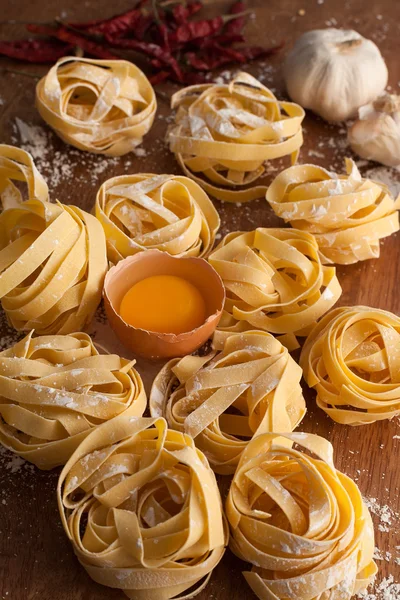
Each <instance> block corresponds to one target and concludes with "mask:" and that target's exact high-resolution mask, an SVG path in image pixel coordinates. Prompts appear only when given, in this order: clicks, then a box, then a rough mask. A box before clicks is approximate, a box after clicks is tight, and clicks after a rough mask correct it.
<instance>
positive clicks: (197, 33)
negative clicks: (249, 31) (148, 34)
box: [171, 13, 247, 44]
mask: <svg viewBox="0 0 400 600" xmlns="http://www.w3.org/2000/svg"><path fill="white" fill-rule="evenodd" d="M241 14H243V13H241ZM246 14H247V13H246ZM237 18H238V17H237V16H236V15H222V16H221V15H218V16H217V17H214V18H213V19H203V20H201V21H187V22H186V23H183V24H182V25H180V26H179V27H178V28H177V30H176V31H175V32H174V33H173V34H172V36H171V40H172V41H174V42H178V43H180V44H186V43H187V42H190V41H192V40H196V39H199V38H204V37H209V36H212V35H215V34H216V33H219V32H220V31H221V30H222V29H223V27H224V26H225V24H226V23H228V22H229V21H231V20H235V19H237Z"/></svg>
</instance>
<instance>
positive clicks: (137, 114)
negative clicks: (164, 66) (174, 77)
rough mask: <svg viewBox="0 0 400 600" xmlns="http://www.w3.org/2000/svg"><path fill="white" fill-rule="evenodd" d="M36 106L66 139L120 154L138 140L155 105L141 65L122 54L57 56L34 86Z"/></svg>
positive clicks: (90, 148)
mask: <svg viewBox="0 0 400 600" xmlns="http://www.w3.org/2000/svg"><path fill="white" fill-rule="evenodd" d="M36 106H37V109H38V111H39V113H40V115H41V116H42V118H43V119H44V120H45V121H46V123H47V124H48V125H50V127H51V128H52V129H54V131H55V132H56V133H57V135H58V136H59V137H60V138H61V139H62V140H63V141H64V142H66V143H67V144H71V145H72V146H75V147H76V148H79V149H80V150H86V151H88V152H94V153H96V154H106V155H108V156H121V155H123V154H127V153H128V152H131V150H133V149H134V148H136V146H138V145H139V144H141V142H142V141H143V136H144V135H146V133H148V131H149V130H150V128H151V126H152V124H153V121H154V116H155V113H156V109H157V103H156V96H155V93H154V89H153V88H152V86H151V84H150V82H149V80H148V79H147V77H146V76H145V74H144V73H142V71H141V70H140V69H138V68H137V67H136V66H135V65H134V64H133V63H131V62H129V61H126V60H95V59H92V58H76V57H75V56H67V57H64V58H60V60H58V61H57V63H56V64H55V65H54V66H53V67H52V68H51V69H50V71H49V72H48V73H47V75H46V76H45V77H43V78H42V79H41V80H40V81H39V83H38V84H37V87H36Z"/></svg>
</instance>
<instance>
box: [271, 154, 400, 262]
mask: <svg viewBox="0 0 400 600" xmlns="http://www.w3.org/2000/svg"><path fill="white" fill-rule="evenodd" d="M345 164H346V175H337V174H336V173H331V172H329V171H327V170H326V169H323V168H322V167H317V166H316V165H296V166H294V167H290V168H289V169H286V170H285V171H282V172H281V173H280V174H279V175H278V176H277V177H276V178H275V180H274V181H273V182H272V183H271V185H270V187H269V188H268V191H267V194H266V198H267V201H268V202H269V204H270V205H271V207H272V209H273V211H274V212H275V214H276V215H278V217H281V218H282V219H284V220H285V222H287V223H288V222H289V223H290V224H291V225H292V226H293V227H297V229H302V230H304V231H309V232H310V233H313V234H314V236H315V239H316V240H317V243H318V246H319V250H320V254H321V260H322V262H323V263H325V264H332V263H336V264H340V265H348V264H351V263H356V262H358V261H360V260H368V259H370V258H378V257H379V241H380V240H381V239H383V238H385V237H387V236H389V235H391V234H392V233H394V232H395V231H398V230H399V214H398V209H399V208H400V195H399V197H398V198H397V200H394V199H393V197H392V195H391V193H390V190H389V189H388V188H387V186H385V185H384V184H383V183H378V182H374V181H372V180H371V179H363V178H362V177H361V175H360V173H359V171H358V169H357V166H356V165H355V163H354V162H353V161H352V160H350V159H348V158H347V159H346V163H345Z"/></svg>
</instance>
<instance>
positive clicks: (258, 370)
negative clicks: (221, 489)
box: [150, 331, 306, 475]
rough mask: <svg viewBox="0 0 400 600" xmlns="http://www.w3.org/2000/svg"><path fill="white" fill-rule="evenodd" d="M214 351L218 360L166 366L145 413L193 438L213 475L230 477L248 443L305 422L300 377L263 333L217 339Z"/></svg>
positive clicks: (210, 356)
mask: <svg viewBox="0 0 400 600" xmlns="http://www.w3.org/2000/svg"><path fill="white" fill-rule="evenodd" d="M214 347H215V348H216V349H217V350H220V352H212V353H211V354H208V355H207V356H203V357H200V356H185V357H184V358H182V359H173V360H171V361H169V362H168V363H167V364H166V365H165V366H164V367H163V368H162V369H161V371H160V373H159V374H158V376H157V377H156V378H155V380H154V383H153V387H152V391H151V394H150V411H151V414H152V416H153V417H156V416H164V417H165V418H166V419H167V421H168V424H169V426H170V427H172V429H176V430H178V431H183V432H185V433H187V434H189V435H190V436H192V437H193V438H194V440H195V443H196V446H197V447H198V448H200V450H202V451H203V452H204V453H205V455H206V456H207V458H208V460H209V461H210V465H211V467H212V469H214V471H215V472H216V473H220V474H223V475H229V474H231V473H234V471H235V469H236V467H237V464H238V461H239V458H240V456H241V454H242V452H243V450H244V449H245V448H246V446H247V444H248V441H249V440H250V439H251V438H252V437H253V436H257V435H260V434H261V433H264V432H266V431H292V430H293V429H294V428H295V427H297V425H298V424H299V422H300V421H301V420H302V418H303V416H304V414H305V412H306V407H305V402H304V398H303V394H302V391H301V387H300V379H301V376H302V371H301V368H300V367H299V366H298V365H297V364H296V363H295V361H294V360H293V359H292V357H291V356H290V354H289V352H288V350H287V348H285V347H284V346H282V344H281V343H280V342H279V341H278V340H276V339H275V338H274V337H273V336H272V335H271V334H269V333H265V332H263V331H249V332H247V333H245V334H236V335H231V336H230V337H229V338H228V339H226V340H220V341H219V340H218V339H217V340H214Z"/></svg>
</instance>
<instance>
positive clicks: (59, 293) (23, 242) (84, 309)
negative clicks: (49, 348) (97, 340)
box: [0, 199, 107, 334]
mask: <svg viewBox="0 0 400 600" xmlns="http://www.w3.org/2000/svg"><path fill="white" fill-rule="evenodd" d="M106 270H107V257H106V242H105V237H104V232H103V229H102V227H101V225H100V223H99V222H98V220H97V219H96V218H95V217H94V216H92V215H90V214H88V213H87V212H85V211H83V210H81V209H80V208H77V207H76V206H66V205H63V204H60V203H57V204H51V203H50V202H43V201H42V200H38V199H32V200H27V201H26V202H23V203H21V204H20V205H19V206H18V207H16V208H10V209H9V210H5V211H4V212H3V213H2V214H1V215H0V299H1V303H2V306H3V309H4V311H5V312H6V315H7V318H8V320H9V322H10V323H11V324H12V326H13V327H14V328H15V329H17V330H19V331H30V330H31V329H35V330H36V332H37V333H43V334H51V333H62V334H65V333H72V332H74V331H79V330H81V329H84V328H85V327H86V326H87V324H88V323H89V322H90V320H91V318H92V316H93V314H94V312H95V310H96V308H97V306H98V304H99V302H100V300H101V293H102V287H103V281H104V277H105V274H106Z"/></svg>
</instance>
